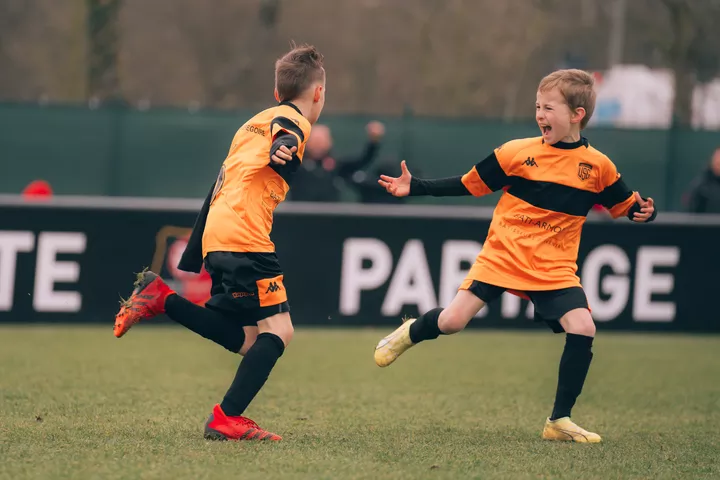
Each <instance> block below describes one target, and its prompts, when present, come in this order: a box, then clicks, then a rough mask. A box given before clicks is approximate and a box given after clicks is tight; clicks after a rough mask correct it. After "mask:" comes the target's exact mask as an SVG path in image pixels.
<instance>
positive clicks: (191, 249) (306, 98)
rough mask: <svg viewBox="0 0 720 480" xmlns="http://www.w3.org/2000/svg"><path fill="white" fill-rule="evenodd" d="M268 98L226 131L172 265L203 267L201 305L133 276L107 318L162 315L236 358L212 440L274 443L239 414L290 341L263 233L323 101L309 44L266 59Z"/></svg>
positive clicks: (209, 433) (321, 76)
mask: <svg viewBox="0 0 720 480" xmlns="http://www.w3.org/2000/svg"><path fill="white" fill-rule="evenodd" d="M275 98H276V100H277V101H278V102H279V105H277V106H275V107H272V108H269V109H267V110H264V111H262V112H260V113H258V114H257V115H255V116H254V117H253V118H251V119H250V120H248V121H247V122H246V123H245V124H244V125H243V126H242V127H240V129H239V130H238V131H237V133H236V134H235V137H234V138H233V141H232V145H231V146H230V151H229V153H228V155H227V158H226V159H225V161H224V163H223V165H222V168H221V169H220V173H219V175H218V178H217V180H216V182H215V184H214V185H213V188H212V189H211V191H210V193H209V194H208V197H207V199H206V200H205V204H204V205H203V208H202V210H201V212H200V214H199V216H198V219H197V220H196V222H195V226H194V228H193V231H192V234H191V236H190V240H189V242H188V246H187V248H186V250H185V252H184V254H183V257H182V259H181V261H180V263H179V266H178V267H179V268H180V269H181V270H185V271H192V272H199V271H200V269H201V266H202V265H203V262H204V265H205V269H206V270H207V272H208V273H209V274H210V277H211V278H212V289H211V295H212V297H211V298H210V300H208V302H207V304H206V307H207V308H203V307H201V306H198V305H195V304H193V303H192V302H190V301H188V300H186V299H185V298H182V297H180V296H179V295H177V294H176V293H175V292H173V291H172V290H171V289H170V288H169V287H168V286H167V285H166V284H165V283H164V282H163V280H162V279H161V278H160V277H159V276H158V275H156V274H155V273H153V272H143V273H141V274H140V275H138V280H137V282H136V283H135V289H134V291H133V294H132V296H131V297H130V298H129V299H128V300H127V301H125V302H124V303H123V305H122V307H121V309H120V312H119V313H118V314H117V316H116V319H115V332H114V333H115V336H116V337H118V338H119V337H121V336H123V335H124V334H125V333H126V332H127V331H128V330H129V329H130V327H132V326H133V325H134V324H135V323H137V322H138V321H140V320H144V319H149V318H152V317H155V316H157V315H158V314H161V313H165V314H167V315H168V316H169V317H170V318H171V319H172V320H174V321H176V322H178V323H180V324H181V325H184V326H185V327H187V328H189V329H190V330H192V331H194V332H195V333H198V334H199V335H201V336H203V337H205V338H207V339H209V340H212V341H214V342H215V343H217V344H219V345H221V346H223V347H225V348H226V349H228V350H230V351H232V352H236V353H240V354H241V355H243V356H244V358H243V360H242V361H241V362H240V366H239V368H238V370H237V373H236V375H235V379H234V380H233V382H232V385H231V386H230V388H229V390H228V391H227V393H226V394H225V398H224V399H223V401H222V403H220V404H218V405H215V407H214V409H213V412H212V414H211V415H210V418H209V419H208V421H207V423H206V425H205V438H208V439H213V440H281V437H280V436H279V435H276V434H274V433H271V432H268V431H266V430H263V429H261V428H260V427H259V426H258V425H257V424H256V423H255V422H253V421H252V420H250V419H248V418H246V417H243V416H242V414H243V412H244V411H245V409H246V408H247V407H248V405H249V404H250V402H251V401H252V400H253V398H254V397H255V395H256V394H257V393H258V392H259V391H260V389H261V388H262V386H263V385H264V384H265V381H266V380H267V378H268V376H269V375H270V371H271V370H272V369H273V367H274V366H275V363H276V362H277V360H278V359H279V358H280V356H281V355H282V354H283V352H284V350H285V348H286V347H287V345H288V343H289V342H290V340H291V338H292V336H293V326H292V322H291V320H290V307H289V305H288V301H287V292H286V291H285V287H284V285H283V272H282V269H281V268H280V264H279V263H278V259H277V256H276V255H275V245H274V244H273V242H272V241H271V240H270V231H271V229H272V223H273V211H274V210H275V208H276V207H277V206H278V205H279V204H280V203H281V202H282V201H283V200H285V197H286V195H287V193H288V190H289V184H290V182H291V180H292V177H293V174H294V172H295V171H296V170H297V168H298V167H299V165H300V162H301V161H302V157H303V153H304V151H305V142H306V141H307V139H308V138H309V136H310V129H311V126H312V125H313V124H314V123H315V122H317V120H318V118H319V117H320V113H321V112H322V109H323V106H324V104H325V70H324V68H323V57H322V55H321V54H320V53H319V52H318V51H317V50H316V49H315V48H314V47H312V46H301V47H295V48H293V49H292V50H291V51H290V52H288V53H287V54H285V55H284V56H283V57H282V58H280V59H279V60H278V61H277V62H276V64H275Z"/></svg>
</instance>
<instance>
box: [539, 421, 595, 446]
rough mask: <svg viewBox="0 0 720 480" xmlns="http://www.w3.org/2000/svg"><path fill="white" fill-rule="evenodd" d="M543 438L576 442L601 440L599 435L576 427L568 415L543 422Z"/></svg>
mask: <svg viewBox="0 0 720 480" xmlns="http://www.w3.org/2000/svg"><path fill="white" fill-rule="evenodd" d="M542 438H543V440H558V441H561V442H577V443H600V441H601V440H602V439H601V438H600V435H598V434H597V433H593V432H588V431H587V430H585V429H583V428H580V427H578V426H577V425H575V423H574V422H573V421H572V420H570V417H562V418H558V419H557V420H550V419H549V418H548V419H547V421H546V422H545V428H543V432H542Z"/></svg>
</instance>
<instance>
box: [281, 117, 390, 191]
mask: <svg viewBox="0 0 720 480" xmlns="http://www.w3.org/2000/svg"><path fill="white" fill-rule="evenodd" d="M366 130H367V136H368V140H367V143H366V144H365V148H364V149H363V151H362V153H361V154H360V155H359V156H355V157H343V158H338V159H337V160H336V159H335V157H333V155H332V147H333V139H332V134H331V132H330V128H329V127H328V126H327V125H316V126H315V127H313V129H312V133H311V134H310V138H309V139H308V142H307V145H306V147H305V157H304V158H303V162H302V165H301V166H300V168H298V169H297V171H296V172H295V177H294V178H293V189H292V192H291V193H290V199H291V200H294V201H299V202H338V201H340V198H341V192H342V189H343V188H345V185H346V182H347V183H352V182H353V180H352V177H353V175H354V174H355V173H356V172H358V171H361V170H362V169H363V168H365V167H367V166H368V165H370V164H371V163H372V162H373V160H374V159H375V157H376V156H377V153H378V150H379V148H380V141H381V140H382V138H383V136H384V135H385V126H384V125H383V124H382V123H380V122H376V121H373V122H370V123H368V124H367V127H366Z"/></svg>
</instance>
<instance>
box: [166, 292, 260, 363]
mask: <svg viewBox="0 0 720 480" xmlns="http://www.w3.org/2000/svg"><path fill="white" fill-rule="evenodd" d="M165 313H166V314H167V316H168V317H170V319H171V320H173V321H175V322H177V323H179V324H180V325H182V326H184V327H186V328H187V329H189V330H191V331H193V332H195V333H197V334H198V335H200V336H201V337H204V338H207V339H208V340H210V341H212V342H215V343H217V344H218V345H220V346H222V347H225V348H226V349H228V350H230V351H231V352H233V353H240V354H241V355H242V354H244V353H245V352H247V350H248V348H250V346H251V345H252V344H253V342H254V341H255V337H256V336H257V333H256V332H257V327H254V326H248V325H244V323H243V321H242V319H241V318H235V317H236V316H238V317H239V316H240V315H239V314H230V313H229V312H228V313H224V312H220V311H217V310H214V309H211V308H205V307H201V306H200V305H196V304H194V303H192V302H191V301H189V300H187V299H185V298H183V297H181V296H180V295H177V294H174V295H168V297H167V299H166V300H165Z"/></svg>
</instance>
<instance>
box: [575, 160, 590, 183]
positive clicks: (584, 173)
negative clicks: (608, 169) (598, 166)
mask: <svg viewBox="0 0 720 480" xmlns="http://www.w3.org/2000/svg"><path fill="white" fill-rule="evenodd" d="M592 168H593V166H592V165H590V164H589V163H582V162H580V164H579V165H578V177H580V180H583V181H584V180H587V179H588V178H590V172H591V171H592Z"/></svg>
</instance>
